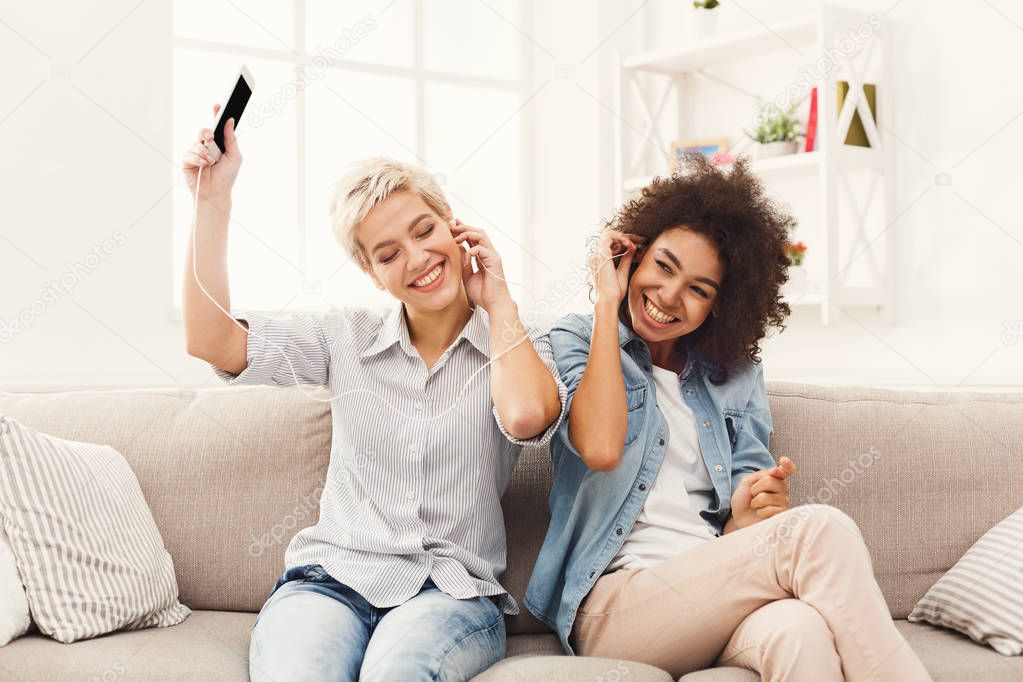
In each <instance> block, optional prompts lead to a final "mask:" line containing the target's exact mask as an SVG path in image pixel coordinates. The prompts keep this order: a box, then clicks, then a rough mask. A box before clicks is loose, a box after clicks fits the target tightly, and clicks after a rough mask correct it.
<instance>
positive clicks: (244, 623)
mask: <svg viewBox="0 0 1023 682" xmlns="http://www.w3.org/2000/svg"><path fill="white" fill-rule="evenodd" d="M255 623H256V614H254V613H238V612H231V611H193V612H192V615H191V616H189V617H188V618H187V619H185V621H184V622H182V623H181V624H180V625H175V626H173V627H169V628H158V629H153V630H132V631H128V632H117V633H114V634H111V635H105V636H103V637H96V638H95V639H87V640H83V641H81V642H75V643H74V644H61V643H60V642H57V641H55V640H52V639H49V638H47V637H42V636H40V635H31V634H30V635H26V636H24V637H22V638H20V639H16V640H14V641H13V642H11V643H10V644H8V645H7V646H5V647H2V648H0V680H117V682H129V681H131V680H153V681H154V682H157V681H162V680H225V681H226V680H231V681H239V680H247V679H248V675H249V663H248V661H249V636H250V634H251V632H252V626H253V625H255Z"/></svg>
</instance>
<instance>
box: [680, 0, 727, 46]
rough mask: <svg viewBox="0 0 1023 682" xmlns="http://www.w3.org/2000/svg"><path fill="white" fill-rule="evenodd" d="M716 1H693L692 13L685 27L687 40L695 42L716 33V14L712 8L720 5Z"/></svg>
mask: <svg viewBox="0 0 1023 682" xmlns="http://www.w3.org/2000/svg"><path fill="white" fill-rule="evenodd" d="M720 4H721V3H719V2H718V0H693V11H692V12H690V13H689V14H690V16H689V21H688V22H687V24H686V25H687V27H688V29H689V39H690V40H693V41H696V40H700V39H702V38H708V37H710V36H712V35H714V33H715V32H716V31H717V23H718V13H717V12H714V11H713V10H714V8H715V7H717V6H718V5H720Z"/></svg>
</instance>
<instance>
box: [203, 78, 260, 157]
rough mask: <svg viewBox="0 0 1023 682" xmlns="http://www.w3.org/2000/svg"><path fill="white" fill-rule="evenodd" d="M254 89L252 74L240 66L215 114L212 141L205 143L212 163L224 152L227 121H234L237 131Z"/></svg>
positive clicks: (254, 83) (254, 82)
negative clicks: (225, 97) (229, 90)
mask: <svg viewBox="0 0 1023 682" xmlns="http://www.w3.org/2000/svg"><path fill="white" fill-rule="evenodd" d="M255 88H256V81H255V80H254V79H253V78H252V72H250V71H249V67H247V66H245V65H244V64H242V67H241V69H240V70H239V71H238V78H236V79H235V82H234V87H233V88H231V93H230V94H229V95H228V96H227V99H225V100H223V101H222V102H221V103H220V111H219V112H218V113H217V120H216V122H215V123H214V126H213V139H212V140H207V142H206V149H207V150H209V152H210V154H212V155H213V161H214V162H217V161H219V160H220V155H221V154H223V153H224V151H225V147H224V126H225V125H226V124H227V119H229V118H233V119H234V127H235V130H237V129H238V122H239V121H241V120H242V112H244V111H245V105H246V104H248V103H249V98H250V97H252V91H253V90H255Z"/></svg>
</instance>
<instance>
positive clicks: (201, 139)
mask: <svg viewBox="0 0 1023 682" xmlns="http://www.w3.org/2000/svg"><path fill="white" fill-rule="evenodd" d="M218 111H220V105H219V104H214V105H213V115H214V116H216V115H217V112H218ZM234 124H235V120H234V119H233V118H232V119H228V121H227V125H225V126H224V147H225V149H224V153H223V154H222V155H221V157H220V160H219V161H216V162H214V160H213V156H212V155H211V154H210V152H209V150H208V149H207V148H206V145H205V142H206V141H207V140H212V139H213V131H212V130H211V129H209V128H202V129H201V130H200V131H199V136H198V140H197V141H196V142H195V143H194V144H193V145H192V146H191V147H189V148H188V149H187V150H186V151H185V155H184V157H183V158H182V162H181V170H182V172H183V173H184V174H185V180H186V181H187V182H188V189H189V191H190V192H191V193H192V196H193V197H194V196H195V185H196V179H197V177H198V175H199V171H200V170H201V171H202V172H203V178H202V186H201V194H202V196H201V197H200V198H201V199H210V198H215V199H224V200H227V199H230V196H231V188H232V187H234V182H235V179H236V178H237V177H238V169H239V168H240V167H241V164H242V153H241V150H240V149H239V148H238V138H237V137H236V136H235V134H234Z"/></svg>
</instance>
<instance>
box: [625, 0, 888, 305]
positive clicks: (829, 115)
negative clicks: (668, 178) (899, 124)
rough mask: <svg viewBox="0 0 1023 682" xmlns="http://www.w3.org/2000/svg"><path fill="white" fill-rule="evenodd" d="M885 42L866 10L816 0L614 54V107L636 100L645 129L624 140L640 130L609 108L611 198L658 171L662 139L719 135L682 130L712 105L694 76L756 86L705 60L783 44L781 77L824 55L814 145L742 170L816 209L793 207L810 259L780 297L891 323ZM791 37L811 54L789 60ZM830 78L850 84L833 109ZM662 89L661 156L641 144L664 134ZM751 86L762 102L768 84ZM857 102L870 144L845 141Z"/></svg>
mask: <svg viewBox="0 0 1023 682" xmlns="http://www.w3.org/2000/svg"><path fill="white" fill-rule="evenodd" d="M850 29H852V30H854V31H858V32H859V33H858V34H857V35H858V37H859V41H858V43H857V46H856V48H855V49H848V48H849V45H850V43H849V41H848V36H849V35H850V34H849V31H850ZM889 32H890V29H889ZM890 39H891V37H890V35H887V34H885V32H884V31H883V30H882V26H881V25H880V22H879V21H878V20H876V19H875V18H873V17H871V15H869V14H867V13H865V12H860V11H856V10H850V9H845V8H842V7H837V6H834V5H827V4H822V5H821V6H820V7H819V8H818V10H817V12H816V13H815V14H813V15H809V16H804V17H798V18H795V19H792V20H789V21H786V22H783V23H779V24H775V25H772V26H756V27H753V28H749V29H745V30H741V31H736V32H732V33H727V34H721V35H716V36H713V37H710V38H707V39H705V40H701V41H699V42H696V43H691V44H688V45H682V46H680V47H678V48H673V49H669V50H658V51H654V52H648V53H643V54H636V55H631V56H620V57H619V64H618V69H617V70H616V74H615V83H614V88H615V98H616V103H617V106H618V110H619V111H621V112H626V111H628V110H629V107H630V105H632V106H634V105H636V104H638V105H639V106H640V108H641V109H642V111H643V113H644V115H645V117H646V119H647V121H646V130H645V131H642V135H641V136H640V138H642V144H636V141H635V140H633V141H632V143H631V144H630V140H629V137H630V136H629V135H628V130H627V129H626V127H628V128H632V129H633V130H634V131H635V132H640V131H639V130H638V129H635V128H633V126H631V125H630V124H629V123H627V122H626V121H625V120H624V119H623V118H620V117H616V120H615V123H614V173H615V177H614V184H615V188H616V201H617V203H619V204H620V203H621V202H622V201H624V200H625V199H627V198H628V197H629V196H630V195H633V193H635V192H637V191H638V190H639V189H641V188H642V187H644V186H646V185H647V184H649V183H650V181H651V180H652V179H653V177H654V176H656V175H659V174H666V173H667V172H668V168H667V158H668V154H669V151H670V145H671V142H672V141H673V140H676V139H687V138H688V139H691V138H699V137H706V136H708V135H715V134H719V133H721V132H722V131H720V130H693V129H692V127H693V126H692V119H693V117H694V116H693V112H694V111H695V107H706V106H709V105H711V104H712V101H708V99H709V98H707V97H704V98H702V99H700V100H699V101H696V99H695V98H694V97H692V96H690V93H691V92H692V89H693V86H694V84H695V83H696V81H697V80H699V81H701V82H712V83H718V84H720V85H722V86H725V87H728V88H730V89H732V90H737V91H741V92H744V93H749V94H752V93H751V91H756V89H757V84H756V83H755V82H754V83H748V82H747V83H742V84H741V85H740V84H733V83H729V82H727V81H725V80H724V79H722V78H721V77H720V76H717V75H715V74H714V73H713V72H712V69H714V68H715V67H720V66H721V65H723V64H728V63H733V62H738V61H742V60H748V59H756V58H758V57H761V56H765V55H768V54H771V53H779V52H786V51H788V52H790V53H791V54H792V80H795V78H796V76H797V75H798V74H799V73H800V68H801V67H803V68H804V69H805V68H806V67H808V66H809V65H811V64H813V63H815V62H817V60H818V59H819V58H821V57H822V56H824V55H827V56H828V58H829V59H830V60H831V67H830V68H828V69H818V71H820V72H821V73H820V76H819V78H818V79H817V80H816V81H815V85H816V87H817V93H818V97H817V140H818V141H817V149H816V151H812V152H802V151H801V152H800V153H797V154H793V155H790V156H783V157H776V158H771V159H764V160H761V161H755V162H753V164H752V168H753V170H754V171H756V173H757V174H758V175H760V176H761V178H762V179H763V180H764V182H765V183H766V184H767V188H768V192H769V193H770V194H771V195H772V196H774V197H775V198H777V199H779V200H781V201H786V199H787V197H786V195H785V194H778V193H776V191H775V188H774V186H773V184H774V183H775V181H776V180H779V179H784V180H785V187H786V188H787V191H788V192H800V193H804V194H805V193H811V192H812V193H815V194H816V200H817V206H818V207H819V208H818V210H817V215H816V216H815V217H809V218H808V217H807V216H800V223H801V227H800V231H801V233H802V231H803V229H804V226H806V227H807V228H808V229H807V230H806V231H807V232H808V234H809V235H812V236H808V237H807V238H806V239H804V241H806V242H807V246H808V249H809V250H812V251H814V252H815V255H816V258H815V259H814V260H813V263H814V265H813V268H812V269H810V268H809V267H808V270H809V271H808V272H807V276H808V282H809V286H808V287H807V288H806V289H805V290H803V291H801V292H799V293H798V294H796V293H793V294H792V295H791V296H789V295H787V299H788V302H789V304H790V305H793V306H818V307H819V308H820V319H821V322H822V323H823V324H828V323H829V322H830V320H831V319H832V315H833V311H832V309H831V308H832V305H831V304H832V303H834V304H837V305H842V306H846V305H849V306H877V307H878V308H879V309H880V311H881V318H882V320H883V321H885V322H888V323H891V322H893V321H894V319H895V263H896V261H895V231H894V230H892V229H888V228H889V227H890V226H891V225H892V222H893V220H894V218H895V216H894V206H893V203H892V198H893V179H894V172H893V161H894V154H893V149H892V144H891V138H890V135H889V134H888V133H887V131H889V130H892V120H891V119H892V113H893V112H892V105H891V102H892V98H891V88H890V84H891V83H892V78H891V63H890V55H891V54H892V51H891V48H890V45H889V41H890ZM797 45H798V46H802V47H804V48H805V47H809V48H812V52H809V51H804V56H802V57H799V56H797V53H796V52H795V51H794V50H792V47H793V46H797ZM840 80H841V81H847V82H848V83H849V90H848V92H847V93H846V97H845V101H844V103H843V106H842V109H841V111H836V109H837V103H838V94H837V93H838V85H837V83H838V81H840ZM864 82H868V83H873V84H875V85H876V91H875V97H876V99H875V106H876V111H877V117H878V121H877V122H876V124H875V121H874V120H873V118H872V116H871V114H870V108H869V106H868V103H867V100H866V98H865V96H864V95H863V89H862V84H863V83H864ZM651 84H653V85H654V86H655V87H651ZM672 93H674V95H675V102H676V104H677V109H678V111H677V112H674V113H675V116H674V120H673V121H672V125H670V128H671V133H670V139H660V137H659V139H658V140H656V142H658V143H659V144H660V149H662V150H663V156H661V157H658V156H657V155H651V154H650V153H649V151H650V147H651V145H650V141H651V138H652V137H653V136H655V135H658V136H659V135H661V134H663V130H662V119H663V118H664V114H665V105H666V102H668V100H669V97H668V96H669V95H670V94H672ZM757 94H759V95H760V96H761V97H762V98H763V99H764V100H765V101H770V100H772V99H773V95H774V94H775V93H769V92H759V93H757ZM754 104H755V100H754V99H753V97H752V96H751V97H750V108H749V111H750V113H751V115H752V113H753V112H754V111H755V109H754ZM856 111H859V114H860V120H861V121H862V123H863V126H864V129H865V131H866V134H867V138H868V141H869V142H870V145H871V146H870V147H869V148H868V147H860V146H853V145H846V144H845V143H844V140H845V138H846V134H847V132H848V130H849V126H850V124H851V122H852V119H853V114H854V112H856ZM669 113H671V112H669ZM735 132H736V134H735V136H734V139H739V138H741V137H742V135H741V131H735ZM633 137H635V136H633ZM666 137H667V136H666ZM630 147H631V148H630ZM637 147H642V148H638V149H637ZM733 153H734V152H733ZM658 163H660V164H661V165H660V167H658V166H657V164H658ZM854 173H855V174H857V180H858V184H860V185H864V184H865V185H866V189H856V188H855V187H854V183H853V182H851V178H852V176H853V174H854ZM794 188H798V189H794ZM875 202H876V203H875ZM840 209H841V210H840ZM807 223H811V225H809V226H807V225H806V224H807ZM800 238H802V237H800ZM809 253H810V251H808V254H809ZM854 275H855V276H854Z"/></svg>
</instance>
